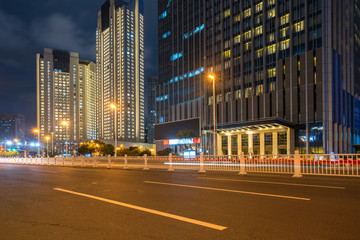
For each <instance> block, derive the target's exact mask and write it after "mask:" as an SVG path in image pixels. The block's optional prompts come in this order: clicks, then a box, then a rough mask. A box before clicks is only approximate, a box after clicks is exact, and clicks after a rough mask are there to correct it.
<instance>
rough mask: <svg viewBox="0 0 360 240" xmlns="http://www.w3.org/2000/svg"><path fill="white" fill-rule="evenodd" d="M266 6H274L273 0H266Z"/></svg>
mask: <svg viewBox="0 0 360 240" xmlns="http://www.w3.org/2000/svg"><path fill="white" fill-rule="evenodd" d="M267 2H268V6H272V5H274V4H275V0H268V1H267Z"/></svg>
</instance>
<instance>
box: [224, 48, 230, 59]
mask: <svg viewBox="0 0 360 240" xmlns="http://www.w3.org/2000/svg"><path fill="white" fill-rule="evenodd" d="M224 57H225V58H230V57H231V50H227V51H225V52H224Z"/></svg>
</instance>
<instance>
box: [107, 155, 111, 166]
mask: <svg viewBox="0 0 360 240" xmlns="http://www.w3.org/2000/svg"><path fill="white" fill-rule="evenodd" d="M107 160H108V166H107V169H110V168H111V159H110V154H109V155H108V158H107Z"/></svg>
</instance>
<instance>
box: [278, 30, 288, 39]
mask: <svg viewBox="0 0 360 240" xmlns="http://www.w3.org/2000/svg"><path fill="white" fill-rule="evenodd" d="M288 31H289V27H286V28H283V29H281V30H280V37H283V38H284V37H286V35H287V33H288Z"/></svg>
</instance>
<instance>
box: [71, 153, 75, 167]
mask: <svg viewBox="0 0 360 240" xmlns="http://www.w3.org/2000/svg"><path fill="white" fill-rule="evenodd" d="M74 165H75V163H74V156H71V166H72V167H73V166H74Z"/></svg>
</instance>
